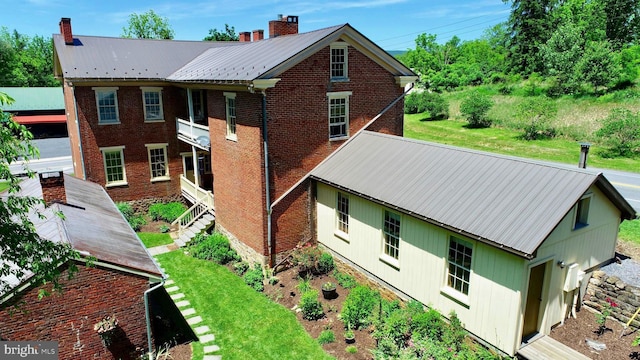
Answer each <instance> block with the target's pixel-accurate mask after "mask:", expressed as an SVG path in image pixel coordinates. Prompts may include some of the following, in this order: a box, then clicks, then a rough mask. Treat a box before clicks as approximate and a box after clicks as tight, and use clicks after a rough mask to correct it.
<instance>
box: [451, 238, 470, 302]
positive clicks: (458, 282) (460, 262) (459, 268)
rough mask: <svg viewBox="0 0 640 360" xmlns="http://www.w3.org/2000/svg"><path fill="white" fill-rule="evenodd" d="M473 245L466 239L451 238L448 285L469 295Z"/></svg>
mask: <svg viewBox="0 0 640 360" xmlns="http://www.w3.org/2000/svg"><path fill="white" fill-rule="evenodd" d="M472 254H473V248H472V245H471V244H470V243H468V242H466V241H463V240H461V239H458V238H456V237H453V236H452V237H451V239H450V240H449V258H448V260H449V275H448V280H447V286H449V287H450V288H452V289H454V290H457V291H459V292H461V293H463V294H464V295H469V278H470V276H471V256H472Z"/></svg>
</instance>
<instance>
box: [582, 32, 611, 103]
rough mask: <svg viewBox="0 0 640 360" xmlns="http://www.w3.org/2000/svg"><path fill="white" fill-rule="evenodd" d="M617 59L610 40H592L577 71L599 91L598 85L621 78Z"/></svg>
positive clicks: (595, 90) (604, 84)
mask: <svg viewBox="0 0 640 360" xmlns="http://www.w3.org/2000/svg"><path fill="white" fill-rule="evenodd" d="M617 60H618V59H617V57H616V56H615V55H614V54H613V53H612V51H611V46H610V45H609V42H608V41H592V42H590V43H588V44H587V47H586V49H585V52H584V55H583V56H582V58H581V59H580V61H579V62H578V64H577V65H576V72H577V73H578V75H579V76H580V77H581V78H582V79H583V80H584V81H585V82H587V83H589V84H591V85H592V86H593V90H594V92H596V93H597V92H598V87H601V86H606V85H609V84H613V83H615V82H616V81H617V80H618V79H619V78H620V67H619V65H618V61H617Z"/></svg>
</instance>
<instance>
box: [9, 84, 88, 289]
mask: <svg viewBox="0 0 640 360" xmlns="http://www.w3.org/2000/svg"><path fill="white" fill-rule="evenodd" d="M12 102H13V99H11V98H10V97H9V96H7V95H6V94H4V93H0V105H4V104H10V103H12ZM32 139H33V135H32V134H31V133H30V132H29V131H28V130H27V128H26V127H24V126H23V125H20V124H18V123H16V122H15V121H13V119H12V118H11V114H9V113H4V112H2V110H1V109H0V181H1V182H7V183H8V184H9V189H8V190H7V192H5V193H3V194H2V196H1V198H0V294H6V292H7V291H8V290H9V288H10V286H11V285H10V282H9V279H10V278H13V277H15V278H17V279H19V280H22V279H24V278H25V277H26V276H27V275H28V274H30V273H33V277H32V279H33V280H34V284H35V285H36V286H37V285H41V284H43V283H46V282H52V283H53V284H54V288H59V278H60V270H59V268H60V265H61V264H63V263H69V269H70V273H71V274H72V273H73V272H75V270H76V267H75V266H74V264H73V262H71V261H69V260H71V259H73V258H76V257H77V256H78V253H77V252H76V251H75V250H73V249H72V248H71V246H69V245H68V244H65V243H54V242H52V241H49V240H46V239H42V238H40V236H39V235H38V234H37V233H36V230H35V227H34V224H33V222H32V221H31V219H30V214H32V213H33V209H34V208H37V207H39V206H42V205H44V201H43V200H42V199H40V198H37V197H33V196H20V195H17V192H18V191H20V179H19V178H18V177H16V176H15V175H13V174H12V173H11V171H10V168H9V164H11V163H12V162H14V161H17V160H19V159H21V158H26V157H37V156H38V150H37V149H36V148H35V147H34V146H33V145H32V144H31V140H32ZM28 175H29V176H30V177H33V176H34V174H33V173H32V172H30V171H29V172H28ZM14 285H15V284H14ZM40 295H45V293H44V292H43V291H41V293H40Z"/></svg>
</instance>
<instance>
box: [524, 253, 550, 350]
mask: <svg viewBox="0 0 640 360" xmlns="http://www.w3.org/2000/svg"><path fill="white" fill-rule="evenodd" d="M545 267H546V263H545V264H540V265H538V266H536V267H534V268H532V269H531V273H530V274H529V290H528V291H527V303H526V308H525V311H524V325H523V326H522V339H523V340H525V339H528V338H530V337H531V336H533V335H535V334H537V333H538V323H539V320H540V308H541V305H542V285H543V283H544V270H545Z"/></svg>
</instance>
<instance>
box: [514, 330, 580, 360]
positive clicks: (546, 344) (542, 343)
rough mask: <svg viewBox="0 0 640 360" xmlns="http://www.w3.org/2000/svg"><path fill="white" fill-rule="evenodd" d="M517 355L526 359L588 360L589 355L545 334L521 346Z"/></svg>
mask: <svg viewBox="0 0 640 360" xmlns="http://www.w3.org/2000/svg"><path fill="white" fill-rule="evenodd" d="M517 355H518V358H520V359H528V360H589V357H587V356H585V355H582V354H581V353H579V352H577V351H576V350H573V349H572V348H570V347H568V346H566V345H565V344H563V343H561V342H559V341H556V340H554V339H552V338H550V337H549V336H546V335H544V336H541V337H539V338H537V339H535V340H533V341H531V342H530V343H529V344H527V345H525V346H523V347H521V348H520V350H518V352H517Z"/></svg>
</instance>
